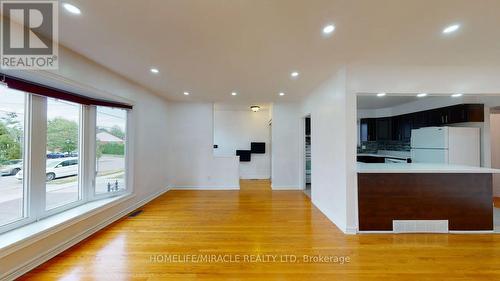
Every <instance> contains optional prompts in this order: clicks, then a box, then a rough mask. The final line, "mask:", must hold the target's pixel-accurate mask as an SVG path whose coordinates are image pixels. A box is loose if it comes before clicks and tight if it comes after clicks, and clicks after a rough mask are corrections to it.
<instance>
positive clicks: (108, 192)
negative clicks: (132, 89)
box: [0, 74, 132, 233]
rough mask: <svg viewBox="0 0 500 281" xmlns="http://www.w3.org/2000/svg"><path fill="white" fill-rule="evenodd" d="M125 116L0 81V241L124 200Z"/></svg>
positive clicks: (103, 105) (105, 104)
mask: <svg viewBox="0 0 500 281" xmlns="http://www.w3.org/2000/svg"><path fill="white" fill-rule="evenodd" d="M131 109H132V106H130V105H127V104H121V103H117V102H111V101H106V100H98V99H92V98H89V97H85V96H81V95H78V94H74V93H70V92H66V91H62V90H58V89H56V88H51V87H46V86H44V85H40V84H36V83H32V82H29V81H25V80H21V79H18V78H15V77H10V76H6V75H2V74H0V233H3V232H6V231H10V230H13V229H16V228H18V227H21V226H23V225H26V224H29V223H33V222H36V221H38V220H40V219H43V218H46V217H49V216H52V215H55V214H58V213H60V212H64V211H66V210H69V209H71V208H74V207H77V206H80V205H82V204H86V203H87V202H90V201H93V200H99V199H103V198H106V197H112V196H119V195H122V194H126V192H127V191H129V188H128V186H127V182H128V181H127V176H128V174H129V173H128V172H129V171H128V169H127V168H128V166H127V165H128V160H127V157H128V155H129V153H128V134H127V131H128V117H129V116H130V114H129V111H130V110H131Z"/></svg>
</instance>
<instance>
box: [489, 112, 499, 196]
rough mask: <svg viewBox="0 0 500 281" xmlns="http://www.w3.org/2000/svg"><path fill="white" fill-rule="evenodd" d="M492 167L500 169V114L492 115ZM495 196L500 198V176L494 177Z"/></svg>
mask: <svg viewBox="0 0 500 281" xmlns="http://www.w3.org/2000/svg"><path fill="white" fill-rule="evenodd" d="M490 126H491V167H492V168H495V169H500V114H498V113H496V114H491V115H490ZM493 195H494V196H495V197H500V174H494V175H493Z"/></svg>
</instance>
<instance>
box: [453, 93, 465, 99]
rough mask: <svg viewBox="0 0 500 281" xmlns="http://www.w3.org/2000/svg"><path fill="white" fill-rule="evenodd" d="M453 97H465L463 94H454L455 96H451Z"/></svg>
mask: <svg viewBox="0 0 500 281" xmlns="http://www.w3.org/2000/svg"><path fill="white" fill-rule="evenodd" d="M451 96H452V97H453V98H459V97H461V96H463V94H453V95H451Z"/></svg>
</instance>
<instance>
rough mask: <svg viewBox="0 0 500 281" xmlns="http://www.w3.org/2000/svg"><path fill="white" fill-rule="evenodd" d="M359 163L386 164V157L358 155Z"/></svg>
mask: <svg viewBox="0 0 500 281" xmlns="http://www.w3.org/2000/svg"><path fill="white" fill-rule="evenodd" d="M357 161H358V162H361V163H385V158H384V157H375V156H367V155H358V157H357Z"/></svg>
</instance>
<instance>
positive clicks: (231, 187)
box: [170, 185, 240, 190]
mask: <svg viewBox="0 0 500 281" xmlns="http://www.w3.org/2000/svg"><path fill="white" fill-rule="evenodd" d="M170 189H171V190H240V187H239V186H231V185H228V186H176V187H171V188H170Z"/></svg>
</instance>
